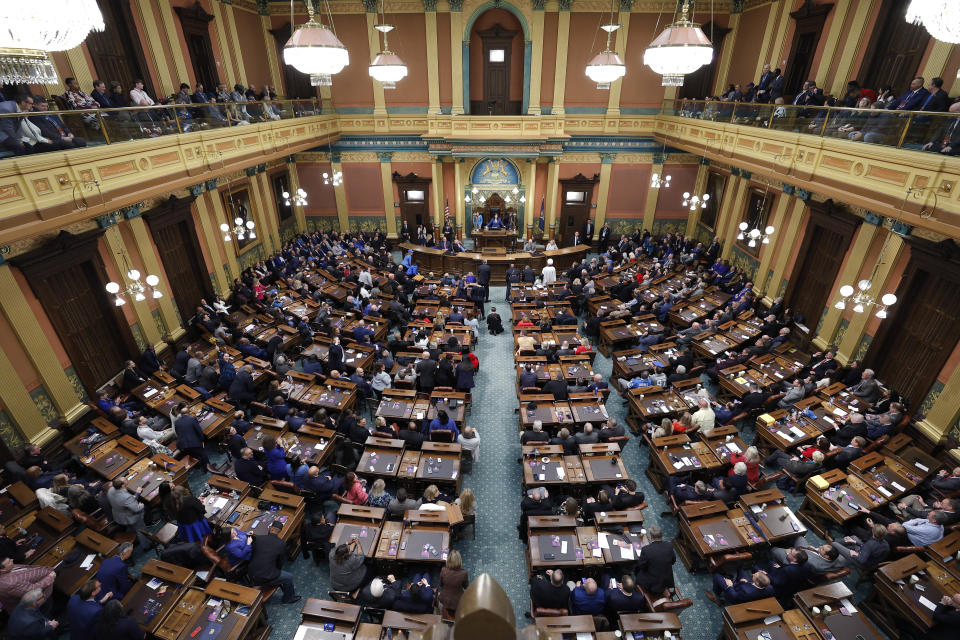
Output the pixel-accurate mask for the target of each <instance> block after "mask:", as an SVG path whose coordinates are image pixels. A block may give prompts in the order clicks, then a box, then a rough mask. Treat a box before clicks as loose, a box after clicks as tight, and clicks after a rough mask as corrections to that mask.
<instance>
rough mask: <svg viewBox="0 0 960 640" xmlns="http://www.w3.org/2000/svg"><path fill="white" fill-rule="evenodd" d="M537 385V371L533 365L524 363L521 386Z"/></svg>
mask: <svg viewBox="0 0 960 640" xmlns="http://www.w3.org/2000/svg"><path fill="white" fill-rule="evenodd" d="M535 386H537V372H536V371H534V370H533V365H531V364H530V363H527V364H525V365H523V371H521V372H520V388H521V389H524V388H526V387H535Z"/></svg>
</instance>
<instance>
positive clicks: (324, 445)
mask: <svg viewBox="0 0 960 640" xmlns="http://www.w3.org/2000/svg"><path fill="white" fill-rule="evenodd" d="M313 448H314V449H317V450H318V451H323V450H324V449H326V448H327V443H326V442H318V443H317V444H315V445H313Z"/></svg>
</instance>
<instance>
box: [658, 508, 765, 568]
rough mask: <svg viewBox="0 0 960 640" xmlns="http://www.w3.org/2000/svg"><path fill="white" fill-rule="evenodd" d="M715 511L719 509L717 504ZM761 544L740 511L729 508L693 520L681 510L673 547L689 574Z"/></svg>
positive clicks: (755, 529)
mask: <svg viewBox="0 0 960 640" xmlns="http://www.w3.org/2000/svg"><path fill="white" fill-rule="evenodd" d="M715 502H719V501H715ZM704 504H708V505H709V504H711V503H704ZM721 504H722V503H721ZM715 508H717V509H719V505H717V506H716V507H715ZM763 543H764V541H763V538H761V536H760V532H759V531H758V530H757V528H756V527H755V526H754V525H753V523H752V522H751V521H750V519H749V518H747V516H746V514H745V513H744V512H743V510H742V509H731V510H729V511H727V512H726V513H722V514H720V515H715V516H703V517H698V518H696V519H693V518H691V517H689V516H688V515H687V512H685V511H681V512H680V522H679V527H678V529H677V537H676V539H675V540H674V547H676V549H677V553H678V554H679V555H680V559H681V560H682V561H683V564H684V566H686V567H687V570H688V571H691V572H692V571H694V570H696V569H699V568H702V567H704V566H709V565H710V563H711V562H712V561H715V560H716V559H717V558H719V557H720V556H723V555H725V554H728V553H738V552H740V551H744V550H747V549H750V548H752V547H754V546H757V545H760V544H763Z"/></svg>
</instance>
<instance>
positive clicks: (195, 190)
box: [187, 182, 203, 198]
mask: <svg viewBox="0 0 960 640" xmlns="http://www.w3.org/2000/svg"><path fill="white" fill-rule="evenodd" d="M187 191H189V192H190V195H192V196H193V197H195V198H196V197H197V196H199V195H201V194H202V193H203V183H202V182H201V183H200V184H194V185H190V186H189V187H187Z"/></svg>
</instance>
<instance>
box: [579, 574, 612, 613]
mask: <svg viewBox="0 0 960 640" xmlns="http://www.w3.org/2000/svg"><path fill="white" fill-rule="evenodd" d="M606 602H607V599H606V594H605V593H604V591H603V589H601V588H600V587H598V586H597V581H596V580H594V579H593V578H587V579H586V580H584V581H583V583H582V584H581V583H579V582H578V583H577V587H576V588H575V589H574V590H573V592H572V593H571V594H570V613H571V614H573V615H575V616H576V615H584V614H585V615H602V614H603V610H604V608H605V607H606Z"/></svg>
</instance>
